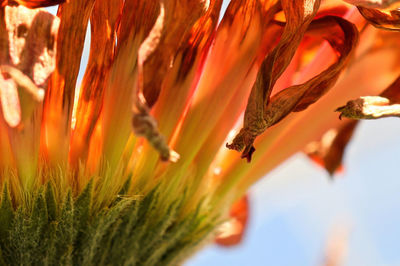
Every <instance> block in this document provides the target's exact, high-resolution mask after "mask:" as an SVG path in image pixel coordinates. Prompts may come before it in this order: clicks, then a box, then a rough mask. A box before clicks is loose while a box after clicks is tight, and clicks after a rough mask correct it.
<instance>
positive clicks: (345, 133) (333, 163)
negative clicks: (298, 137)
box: [305, 120, 358, 175]
mask: <svg viewBox="0 0 400 266" xmlns="http://www.w3.org/2000/svg"><path fill="white" fill-rule="evenodd" d="M357 124H358V121H355V120H349V121H345V122H343V123H342V124H340V125H339V127H338V128H334V129H331V130H329V131H327V132H326V133H325V134H324V135H323V136H322V139H321V141H319V142H311V143H310V144H308V145H307V146H306V148H305V152H306V153H307V155H308V156H309V157H310V158H311V159H312V160H314V161H315V162H317V163H318V164H322V166H323V167H324V168H325V169H326V170H327V171H328V173H329V174H330V175H333V174H334V173H335V172H336V171H338V169H340V166H341V164H342V159H343V155H344V152H345V149H346V146H347V144H348V142H349V141H350V140H351V137H352V136H353V134H354V130H355V128H356V126H357Z"/></svg>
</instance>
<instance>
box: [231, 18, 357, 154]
mask: <svg viewBox="0 0 400 266" xmlns="http://www.w3.org/2000/svg"><path fill="white" fill-rule="evenodd" d="M286 27H287V26H286ZM327 29H329V30H327ZM302 30H304V31H305V30H306V29H302ZM295 32H296V34H297V32H298V31H295ZM309 32H310V33H311V34H315V33H317V34H319V35H320V36H322V37H323V38H325V39H326V40H327V41H328V42H329V43H330V45H331V46H332V48H334V50H335V51H337V53H338V55H339V59H338V60H337V62H336V63H334V64H333V65H331V66H330V67H329V68H328V69H327V70H325V71H323V72H322V73H321V74H319V75H318V76H316V77H314V78H312V79H311V80H309V81H307V82H306V83H304V84H301V85H295V86H292V87H289V88H287V89H285V90H282V91H280V92H278V93H277V94H275V95H274V96H273V97H271V98H270V99H269V95H270V94H271V90H272V89H271V87H272V86H273V84H274V83H275V80H276V78H277V77H276V74H274V72H276V71H277V70H275V67H276V65H273V66H269V68H265V67H264V68H263V72H260V73H259V76H258V78H257V81H256V84H255V86H254V87H253V90H252V93H251V94H250V98H249V102H248V105H247V109H246V112H245V118H244V119H245V120H244V128H243V129H242V130H241V131H240V132H239V134H238V135H237V136H236V137H235V139H234V140H233V143H232V144H230V145H227V147H228V148H230V149H235V150H238V151H241V150H243V149H244V151H243V153H242V158H247V160H248V161H249V160H250V158H251V155H252V153H253V152H254V147H253V142H254V139H255V138H256V137H257V136H258V135H260V134H261V133H262V132H264V131H265V130H266V129H267V128H268V127H270V126H272V125H274V124H276V123H278V122H279V121H280V120H281V119H283V118H284V117H285V116H287V115H288V114H289V113H290V112H297V111H302V110H304V109H305V108H307V107H308V106H309V105H310V104H312V103H314V102H315V101H317V100H318V99H319V98H320V97H321V96H322V95H323V94H325V93H326V92H327V91H328V90H329V89H330V88H331V87H332V86H333V85H334V83H335V82H336V80H337V78H338V77H339V74H340V72H341V70H342V69H343V67H344V66H345V64H346V63H347V61H348V60H347V59H348V58H349V56H350V53H351V51H352V50H353V49H354V47H355V46H356V43H357V39H358V34H357V29H356V27H355V26H354V25H353V24H352V23H350V22H348V21H346V20H344V19H342V18H339V17H334V16H327V17H324V18H321V19H318V20H316V21H314V22H313V23H312V25H311V26H310V30H309ZM282 39H284V38H283V37H282ZM298 41H300V40H298ZM281 42H282V41H281ZM286 45H289V44H287V43H286ZM290 45H293V43H290ZM290 45H289V47H290ZM295 45H296V46H294V47H291V49H292V50H293V49H296V48H297V45H298V43H297V44H295ZM277 48H279V45H278V47H277ZM289 51H290V50H289ZM293 52H294V51H293ZM293 52H292V51H290V53H288V54H286V56H287V55H289V58H291V57H292V56H293V54H292V53H293ZM272 54H274V53H272ZM282 57H284V56H282ZM269 58H270V55H269V56H268V57H267V59H266V61H264V62H263V64H264V65H266V66H268V64H271V63H270V62H269V63H268V60H272V62H274V61H275V60H274V59H269ZM285 65H286V64H285ZM281 71H283V69H280V70H279V72H278V74H279V75H280V74H281ZM265 87H266V88H267V90H266V91H264V90H263V89H264V88H265Z"/></svg>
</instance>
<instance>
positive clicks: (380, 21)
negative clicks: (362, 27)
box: [358, 6, 400, 31]
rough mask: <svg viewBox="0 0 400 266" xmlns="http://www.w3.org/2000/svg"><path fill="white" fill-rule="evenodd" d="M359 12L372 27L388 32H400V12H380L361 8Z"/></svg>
mask: <svg viewBox="0 0 400 266" xmlns="http://www.w3.org/2000/svg"><path fill="white" fill-rule="evenodd" d="M358 10H359V11H360V13H361V15H363V16H364V18H365V19H366V20H368V21H369V22H370V23H371V24H372V25H374V26H375V27H377V28H382V29H386V30H396V31H400V10H399V9H395V10H391V11H380V10H377V9H372V8H366V7H362V6H359V7H358Z"/></svg>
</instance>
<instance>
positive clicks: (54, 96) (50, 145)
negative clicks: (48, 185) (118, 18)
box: [41, 0, 95, 165]
mask: <svg viewBox="0 0 400 266" xmlns="http://www.w3.org/2000/svg"><path fill="white" fill-rule="evenodd" d="M94 2H95V1H94V0H82V1H69V2H67V3H64V4H62V5H60V7H59V9H58V12H57V16H58V17H59V18H60V20H61V22H60V28H59V31H58V37H57V40H53V41H56V43H57V58H56V70H55V72H54V73H53V75H52V76H51V78H50V82H49V88H48V90H47V93H46V97H45V107H44V115H43V120H44V121H43V128H42V136H41V138H42V139H41V149H42V150H41V152H42V154H43V156H44V159H46V160H48V161H49V162H51V163H56V164H60V165H64V164H66V163H67V160H68V150H69V138H70V131H71V116H72V109H73V103H74V96H75V86H76V80H77V77H78V73H79V68H80V62H81V55H82V50H83V44H84V41H85V36H86V28H87V25H88V21H89V16H90V13H91V11H92V8H93V4H94Z"/></svg>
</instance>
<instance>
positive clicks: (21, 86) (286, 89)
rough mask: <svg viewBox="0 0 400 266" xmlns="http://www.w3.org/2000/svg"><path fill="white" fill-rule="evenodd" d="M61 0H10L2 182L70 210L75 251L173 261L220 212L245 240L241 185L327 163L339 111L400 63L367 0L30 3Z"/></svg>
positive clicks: (226, 233)
mask: <svg viewBox="0 0 400 266" xmlns="http://www.w3.org/2000/svg"><path fill="white" fill-rule="evenodd" d="M61 2H63V1H3V2H1V3H2V8H1V14H0V15H1V23H2V24H1V25H0V27H2V30H1V31H0V32H2V36H1V37H0V44H1V47H4V49H2V50H1V55H0V56H1V58H0V60H1V62H0V64H1V66H0V70H1V74H0V85H1V88H0V100H1V107H2V116H1V118H0V149H1V161H0V168H1V170H2V171H3V172H4V175H3V176H2V179H1V180H0V182H1V184H2V186H3V191H4V195H3V199H2V204H3V206H5V205H4V204H6V203H7V202H12V209H18V210H22V211H21V213H23V214H24V215H27V216H29V217H33V216H34V215H35V213H36V210H37V209H40V208H41V207H40V206H42V205H40V204H44V205H46V206H47V207H45V208H44V209H46V211H45V212H46V214H43V215H44V216H40V217H41V218H40V219H42V220H43V221H45V223H51V222H53V221H57V222H58V225H57V226H63V225H64V222H65V221H66V219H70V221H72V222H71V223H72V224H71V226H72V227H73V228H75V229H74V230H75V231H74V232H75V233H73V234H72V235H71V237H70V241H71V243H72V244H71V245H72V246H73V251H68V250H65V249H62V248H60V250H59V252H60V254H64V255H65V254H67V255H68V254H69V255H68V256H69V257H68V256H67V255H65V256H67V257H65V258H66V261H68V259H71V260H73V261H75V262H76V263H92V264H99V263H100V264H102V263H103V264H104V263H111V262H112V261H113V260H114V259H115V260H118V261H121V262H123V263H131V262H132V264H135V263H136V264H140V265H143V264H149V265H153V264H154V263H161V262H163V263H166V264H167V263H171V264H173V263H175V262H176V261H179V260H181V259H182V257H185V256H187V254H188V253H190V251H191V250H192V248H193V246H196V245H198V243H200V242H202V241H203V239H206V238H207V237H208V236H209V235H212V233H213V232H214V231H215V230H214V229H215V228H216V227H217V225H219V224H223V226H222V227H221V230H219V232H220V233H219V236H218V238H217V242H219V243H221V244H225V245H230V244H235V243H238V242H240V239H241V238H242V234H243V232H244V228H245V225H246V223H247V215H248V201H247V197H246V196H244V195H245V193H246V191H247V189H248V188H249V187H250V186H251V185H252V184H253V183H254V182H256V181H257V180H258V179H260V178H261V177H262V176H264V175H265V174H266V173H268V172H269V171H270V170H272V169H273V168H274V167H276V166H277V165H278V164H280V163H282V162H283V161H284V160H285V159H286V158H288V157H289V156H291V155H292V154H294V153H295V152H298V151H301V150H303V149H305V150H306V152H307V153H308V154H309V155H310V157H311V158H313V159H314V160H316V161H319V162H320V163H322V164H323V165H324V166H325V167H326V168H327V170H328V171H329V173H331V174H333V173H334V172H335V171H336V170H337V169H338V168H339V166H340V163H341V158H342V156H343V152H344V149H345V146H346V144H347V142H348V141H349V140H350V138H351V136H352V133H353V131H354V129H355V126H356V123H357V122H354V121H351V120H346V119H343V121H341V120H339V118H338V115H337V114H335V113H334V112H333V111H334V110H335V108H336V107H338V106H340V105H343V103H345V102H346V101H348V100H350V99H353V98H355V97H357V96H360V95H362V94H377V92H379V91H380V90H383V88H385V87H387V86H388V85H389V84H390V83H391V82H392V81H393V80H394V79H395V78H397V76H398V71H399V68H400V65H399V64H398V62H399V60H398V59H399V56H400V52H399V50H398V49H397V47H398V45H399V41H400V39H399V38H398V36H397V35H395V34H394V33H393V32H386V31H382V30H377V29H375V28H374V27H373V26H371V25H369V24H368V22H370V23H371V24H372V25H375V26H377V25H378V24H379V26H380V27H384V28H390V29H397V27H398V17H396V14H397V13H395V12H394V13H393V12H392V13H390V14H391V16H390V17H388V16H389V15H388V14H387V13H385V14H386V15H382V14H383V13H382V12H383V11H382V12H381V11H380V10H378V9H376V6H371V5H368V4H365V3H364V4H362V6H359V7H358V9H359V10H360V12H358V10H357V9H356V8H355V7H353V6H351V5H348V4H344V3H342V2H341V1H322V3H321V1H320V0H295V1H293V0H290V1H289V0H280V1H267V0H246V1H245V0H232V1H231V2H230V4H229V7H228V8H227V10H226V12H225V15H224V16H223V18H222V20H221V21H220V22H219V14H220V11H221V5H222V0H207V1H203V0H198V1H186V2H185V3H183V2H182V1H176V0H149V1H140V0H125V1H123V0H116V1H109V0H96V1H95V0H84V1H78V0H69V1H66V2H65V3H63V4H61V5H60V6H59V9H58V13H57V17H54V16H52V15H50V14H49V13H47V12H46V11H44V10H41V9H28V8H36V7H41V6H47V5H51V4H59V3H61ZM364 2H368V1H364ZM18 4H19V6H18ZM382 5H383V4H382ZM24 6H26V7H28V8H26V7H24ZM389 6H390V8H393V7H392V6H391V5H385V8H386V7H389ZM378 7H382V6H379V5H378ZM360 13H361V14H360ZM364 17H365V19H364ZM89 21H90V23H91V24H90V25H91V37H90V38H91V42H90V55H89V62H88V65H87V67H86V70H85V75H84V78H83V81H82V83H81V84H80V85H79V86H77V85H76V81H77V76H78V72H79V69H80V60H81V56H82V50H83V44H84V39H85V34H86V28H87V26H88V22H89ZM388 25H389V26H388ZM359 39H360V41H359ZM383 40H385V41H383ZM377 62H379V64H380V69H379V70H374V71H375V76H376V77H378V78H372V77H368V76H366V75H363V72H371V71H372V69H374V64H376V63H377ZM395 84H397V83H395ZM392 87H393V86H392ZM395 90H397V91H398V86H397V87H396V88H395ZM392 95H394V94H393V93H391V94H390V97H391V96H392ZM388 97H389V96H388ZM340 110H341V111H343V113H344V115H345V116H346V114H348V113H349V112H350V111H348V109H346V108H345V109H340ZM347 116H349V115H347ZM329 129H332V130H331V131H328V130H329ZM327 131H328V132H330V133H329V134H328V133H327V134H325V135H324V133H325V132H327ZM321 137H322V140H321V141H319V139H320V138H321ZM309 143H311V144H309ZM307 144H309V145H307ZM226 147H228V148H229V149H230V150H229V149H227V148H226ZM236 151H241V152H242V155H241V156H240V155H238V154H237V152H236ZM241 158H246V159H247V161H248V162H250V163H247V162H245V161H244V160H241ZM168 161H169V162H168ZM49 195H51V196H49ZM243 196H244V198H243ZM50 199H51V200H50ZM43 202H45V203H43ZM49 202H51V204H53V203H54V204H53V205H54V206H55V207H54V212H52V213H51V215H50V214H48V213H47V212H49V211H50V210H51V208H53V207H51V206H53V205H51V204H50V203H49ZM234 202H236V204H235V205H234V208H233V209H232V210H231V211H230V212H229V208H230V206H231V205H232V203H234ZM7 204H8V203H7ZM10 204H11V203H10ZM49 204H50V205H51V206H50V205H49ZM44 205H43V206H44ZM7 206H8V205H7ZM38 206H39V207H38ZM4 208H5V207H4ZM71 208H72V209H71ZM9 209H10V208H8V209H7V210H9ZM70 209H71V210H70ZM41 210H43V209H41ZM10 213H13V212H12V211H11V212H10ZM49 213H50V212H49ZM70 213H72V214H70ZM69 215H72V216H69ZM74 215H75V216H74ZM82 215H83V216H82ZM11 216H12V217H15V218H10V219H11V220H12V219H15V221H17V222H14V223H18V222H19V221H20V220H18V219H19V218H18V217H19V216H18V215H16V216H14V214H12V215H11ZM11 216H10V217H11ZM229 216H231V219H228V220H226V219H227V217H229ZM43 217H46V218H43ZM99 217H100V218H99ZM132 217H134V218H132ZM96 219H99V222H94V221H95V220H96ZM11 220H10V221H11ZM42 220H41V221H42ZM30 221H31V220H30ZM33 222H34V219H33V220H32V223H33ZM10 223H11V222H10ZM89 225H90V226H89ZM107 226H108V227H107ZM89 228H91V229H90V230H91V231H90V230H89ZM93 228H94V229H93ZM112 228H117V229H115V230H116V231H115V232H114V231H112ZM7 230H8V231H7ZM7 230H6V231H4V232H5V234H8V233H9V232H11V233H10V237H9V239H12V237H13V236H14V235H13V234H12V232H13V231H12V229H7ZM10 230H11V231H10ZM54 230H55V231H54V232H58V231H57V230H61V231H62V230H63V228H61V229H60V227H57V228H56V229H54ZM110 230H111V231H110ZM0 233H1V232H0ZM67 235H68V233H65V236H67ZM27 236H29V234H27ZM63 236H64V235H63ZM46 237H49V238H50V239H51V237H52V235H51V233H49V235H46ZM96 237H97V238H96ZM126 239H130V240H129V241H128V240H126ZM91 241H92V242H91ZM95 241H98V242H95ZM99 243H101V244H99ZM103 244H104V245H105V246H108V247H109V248H108V249H107V251H105V250H104V249H102V248H100V246H102V245H103ZM2 245H4V246H7V245H9V243H8V242H7V241H3V242H2ZM96 245H100V246H96ZM39 246H40V245H39ZM84 246H87V247H88V248H89V249H90V250H91V251H90V252H91V253H90V252H89V253H85V252H86V251H84V248H83V247H84ZM139 247H140V248H139ZM39 248H40V247H39ZM68 252H72V253H68ZM96 252H97V253H96ZM101 252H107V254H108V255H103V256H106V257H107V258H104V260H103V261H99V259H100V257H99V256H98V254H100V253H101ZM121 252H122V253H121ZM124 252H125V253H124ZM46 254H47V253H46ZM87 254H90V255H87ZM118 254H120V255H118ZM7 256H9V257H7V258H8V259H15V261H18V259H17V258H16V257H15V256H13V255H12V254H8V255H7ZM44 256H50V255H49V254H47V255H44Z"/></svg>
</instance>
